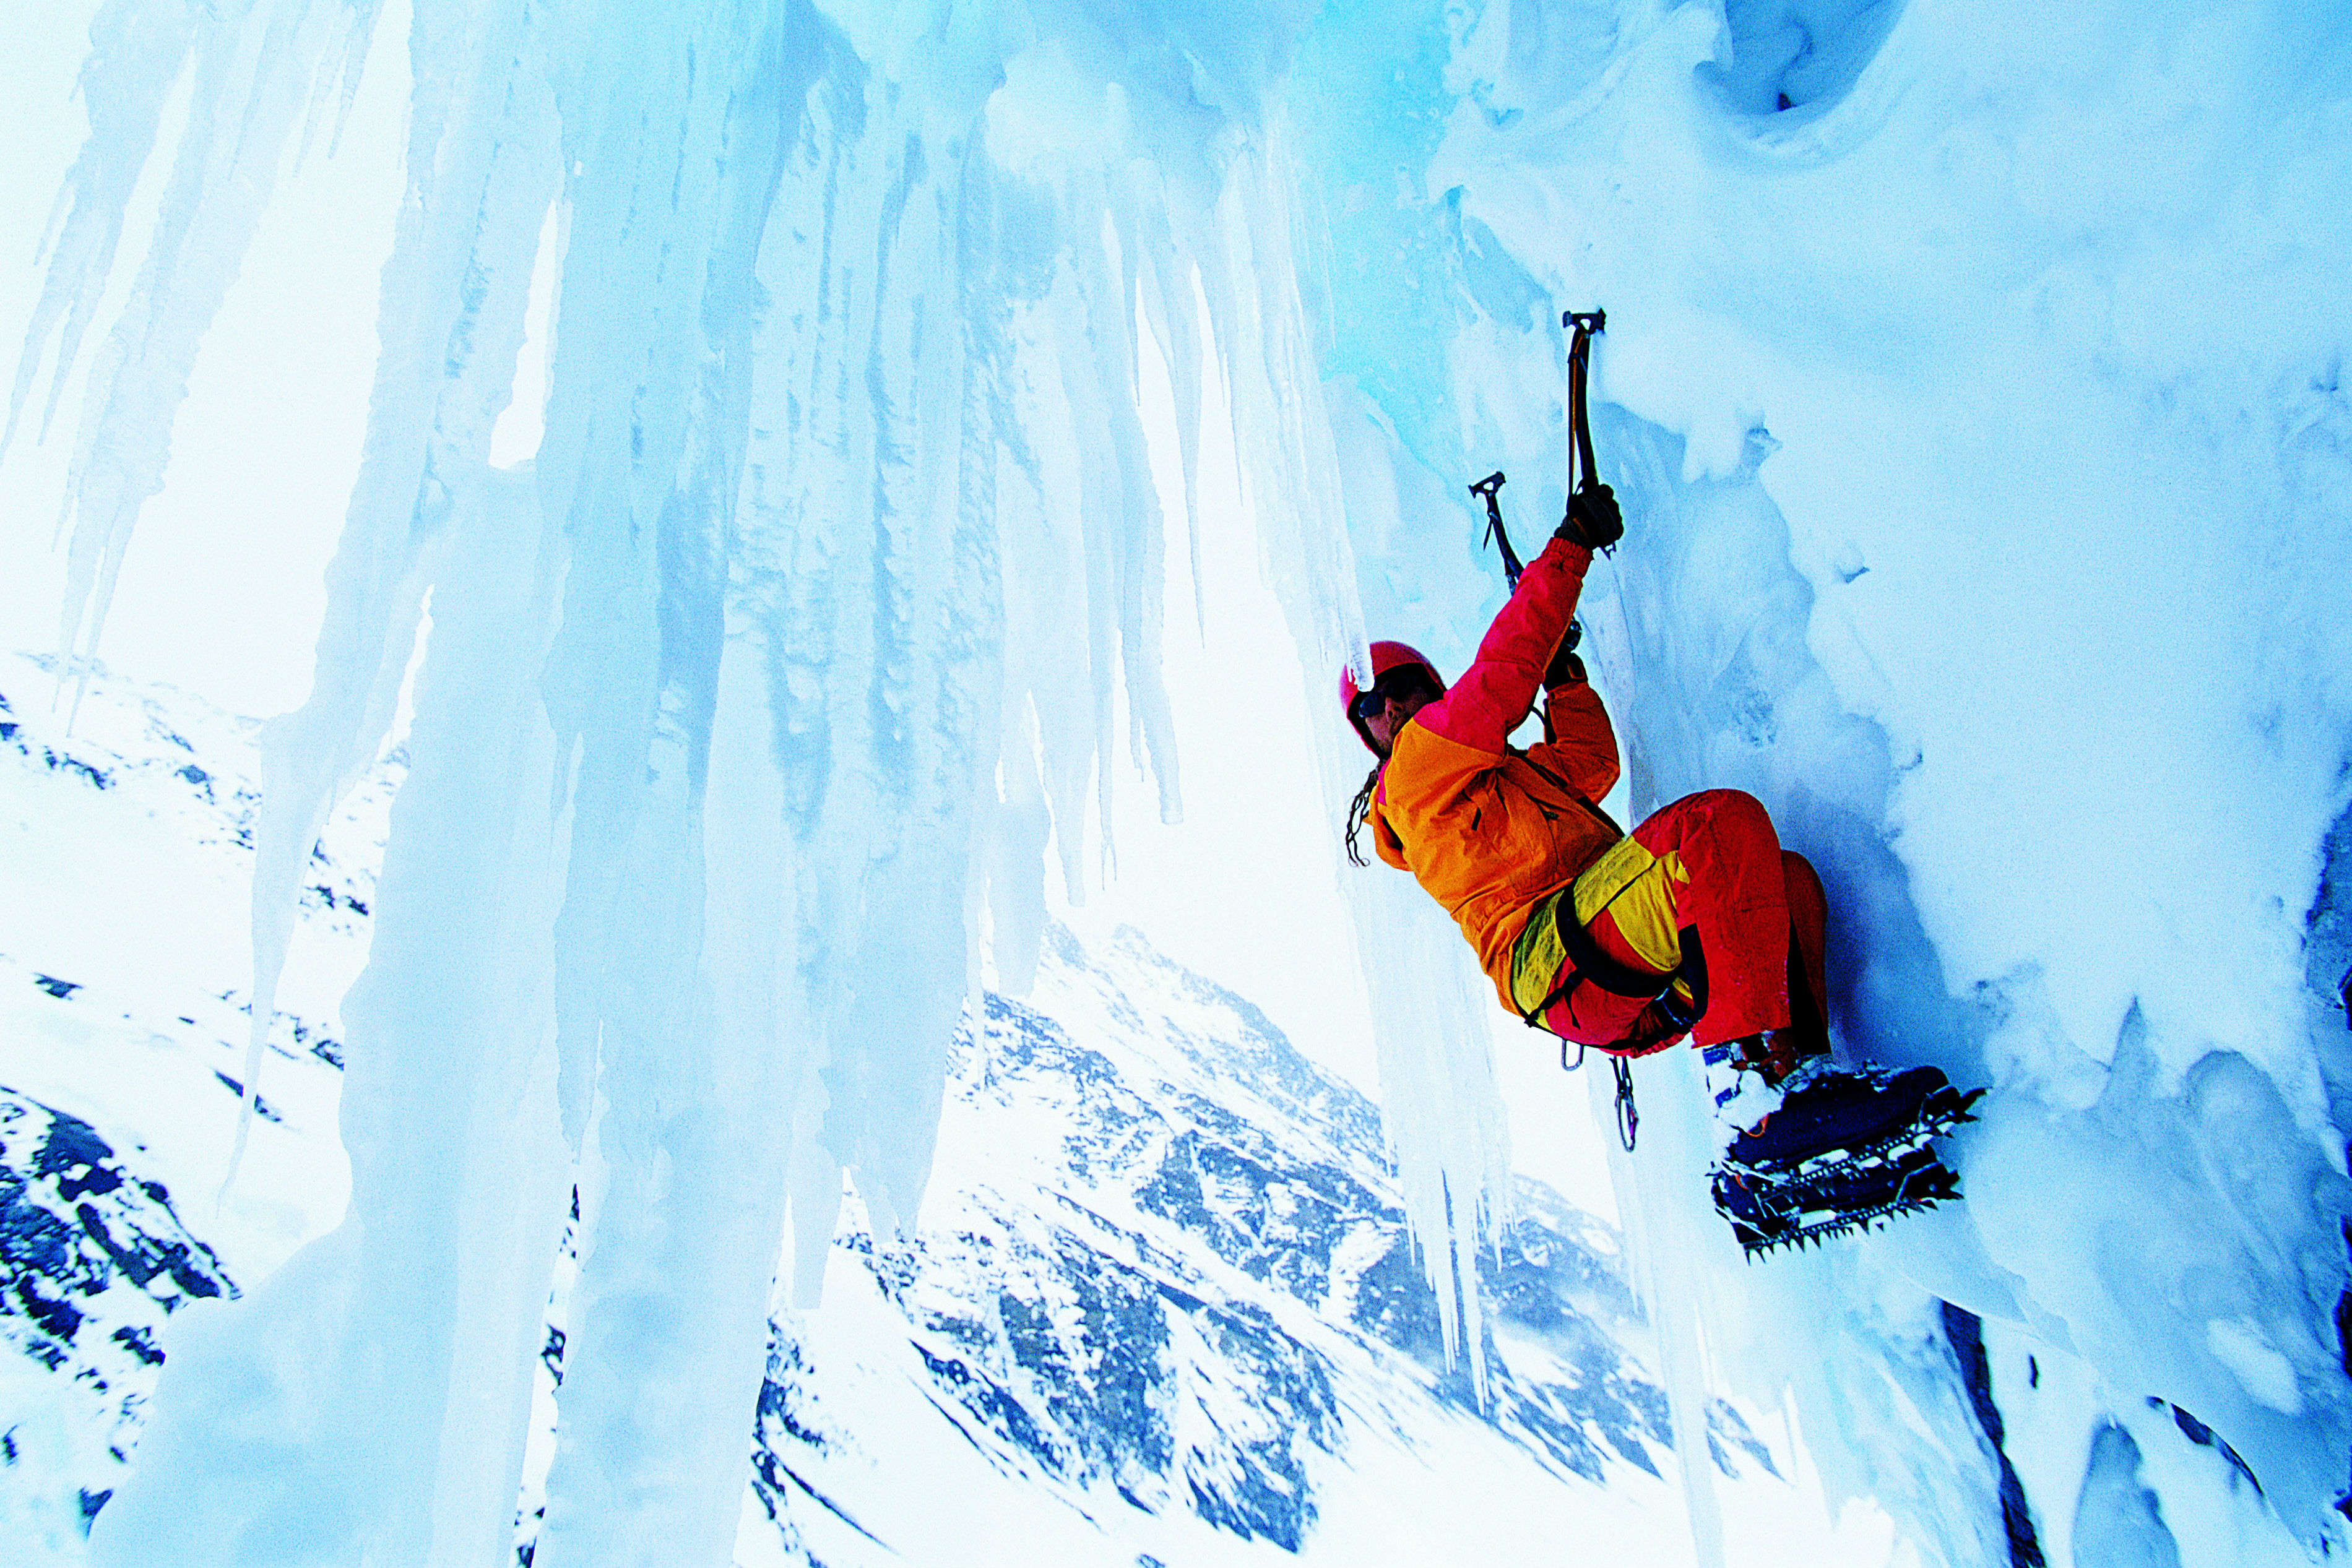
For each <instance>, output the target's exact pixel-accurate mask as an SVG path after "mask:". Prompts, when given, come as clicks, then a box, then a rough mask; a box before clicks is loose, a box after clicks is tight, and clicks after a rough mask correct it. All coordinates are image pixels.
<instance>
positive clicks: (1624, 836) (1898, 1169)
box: [1341, 485, 1975, 1251]
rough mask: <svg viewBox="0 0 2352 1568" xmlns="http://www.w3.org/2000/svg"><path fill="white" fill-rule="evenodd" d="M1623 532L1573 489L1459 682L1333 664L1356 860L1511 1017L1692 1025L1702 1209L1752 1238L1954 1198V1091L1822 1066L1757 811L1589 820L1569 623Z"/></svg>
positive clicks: (1705, 800)
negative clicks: (1451, 946) (1470, 958)
mask: <svg viewBox="0 0 2352 1568" xmlns="http://www.w3.org/2000/svg"><path fill="white" fill-rule="evenodd" d="M1623 533H1624V524H1623V521H1622V517H1621V515H1620V511H1619V507H1618V504H1617V500H1616V497H1615V496H1614V494H1613V493H1612V491H1611V490H1610V488H1609V487H1608V486H1605V485H1589V486H1584V487H1582V488H1580V489H1579V490H1578V491H1577V492H1576V494H1575V495H1574V497H1572V498H1571V500H1570V504H1569V507H1568V512H1567V516H1566V517H1564V518H1563V519H1562V521H1561V523H1560V526H1559V529H1558V530H1557V531H1556V532H1555V533H1554V534H1553V535H1552V538H1551V542H1550V543H1549V545H1548V546H1546V548H1545V549H1544V550H1543V551H1542V552H1541V553H1540V554H1539V555H1538V556H1537V557H1536V559H1534V560H1532V561H1530V562H1528V564H1527V566H1526V568H1525V569H1524V571H1523V573H1522V574H1521V576H1520V577H1519V580H1518V582H1517V588H1516V590H1515V591H1513V593H1512V595H1511V598H1510V600H1509V601H1508V602H1507V604H1505V606H1504V607H1503V609H1502V611H1501V612H1500V613H1498V614H1497V615H1496V617H1495V621H1494V624H1493V625H1492V626H1491V627H1490V628H1489V629H1488V630H1487V632H1486V638H1485V640H1484V641H1483V642H1482V643H1480V644H1479V647H1478V653H1477V657H1476V658H1475V661H1474V662H1473V663H1472V664H1471V665H1470V668H1469V669H1468V670H1467V671H1465V673H1464V674H1463V675H1462V678H1461V679H1460V680H1458V681H1456V682H1455V683H1454V685H1451V686H1448V685H1446V684H1445V683H1444V680H1443V679H1441V678H1440V677H1439V675H1438V673H1437V671H1436V668H1435V667H1434V666H1433V665H1432V664H1430V662H1429V661H1428V660H1427V659H1425V658H1423V656H1422V655H1421V654H1420V653H1417V652H1415V651H1414V650H1413V649H1412V648H1410V647H1407V646H1406V645H1405V644H1403V643H1389V642H1381V643H1373V644H1372V646H1371V654H1372V683H1371V685H1370V686H1369V687H1366V688H1361V689H1360V688H1359V687H1358V685H1357V683H1356V678H1355V675H1354V673H1353V672H1352V671H1350V672H1349V673H1347V674H1343V676H1342V679H1341V689H1342V690H1341V695H1342V696H1343V697H1344V699H1345V701H1346V704H1347V712H1348V718H1349V722H1350V723H1351V724H1352V725H1354V727H1355V729H1356V733H1357V734H1358V735H1359V736H1360V737H1362V739H1363V742H1364V744H1365V745H1366V746H1367V747H1370V749H1371V751H1372V752H1373V754H1374V755H1375V756H1376V757H1378V758H1380V761H1379V763H1378V764H1377V765H1376V766H1375V767H1374V768H1373V769H1372V771H1371V773H1370V776H1369V777H1368V778H1367V779H1365V781H1364V788H1363V789H1362V790H1361V791H1360V793H1359V794H1358V796H1357V798H1356V800H1355V802H1354V803H1353V805H1352V806H1351V807H1350V809H1349V817H1348V835H1347V836H1348V850H1349V855H1350V856H1351V857H1353V858H1355V859H1356V860H1357V861H1358V863H1364V862H1362V859H1361V855H1360V851H1359V850H1358V848H1357V837H1358V833H1359V831H1360V829H1366V828H1368V829H1369V830H1370V833H1371V838H1372V844H1373V848H1374V849H1375V850H1376V851H1377V852H1379V854H1380V857H1381V859H1382V860H1383V861H1386V862H1388V863H1389V864H1390V865H1391V866H1395V867H1397V868H1399V869H1401V870H1404V871H1410V872H1411V873H1412V874H1413V876H1414V877H1415V878H1416V879H1417V880H1418V881H1419V882H1420V883H1421V885H1422V886H1423V888H1424V889H1425V890H1426V891H1427V892H1428V893H1429V894H1430V895H1431V896H1432V897H1433V898H1435V899H1436V900H1437V901H1438V903H1440V904H1444V906H1445V909H1446V912H1447V913H1448V914H1450V915H1453V916H1454V919H1455V920H1456V921H1458V922H1459V923H1460V925H1461V926H1462V934H1463V936H1465V937H1466V938H1468V940H1469V943H1470V946H1472V948H1473V949H1475V951H1476V953H1477V955H1478V962H1479V964H1480V966H1481V967H1484V968H1485V970H1486V974H1487V976H1488V977H1490V978H1491V979H1492V980H1493V981H1494V985H1495V989H1496V994H1497V995H1498V996H1499V997H1500V998H1501V999H1502V1001H1503V1004H1504V1005H1505V1006H1506V1007H1507V1008H1509V1009H1511V1010H1512V1011H1513V1012H1515V1013H1517V1014H1518V1015H1519V1016H1520V1017H1521V1018H1522V1019H1525V1020H1527V1021H1528V1023H1530V1024H1533V1025H1536V1026H1538V1027H1540V1028H1543V1029H1546V1030H1550V1031H1551V1032H1552V1033H1554V1034H1557V1035H1559V1036H1560V1037H1561V1038H1562V1039H1564V1040H1572V1041H1575V1042H1578V1043H1580V1044H1582V1045H1587V1046H1592V1047H1597V1048H1599V1049H1601V1050H1602V1051H1609V1052H1612V1053H1615V1054H1617V1055H1619V1056H1620V1057H1629V1056H1639V1055H1643V1054H1646V1053H1648V1052H1651V1051H1658V1050H1662V1049H1664V1048H1665V1047H1666V1046H1668V1045H1671V1044H1673V1043H1674V1042H1675V1041H1676V1040H1680V1039H1682V1038H1683V1037H1684V1036H1685V1034H1688V1035H1690V1036H1692V1037H1693V1039H1694V1041H1695V1043H1696V1045H1697V1046H1698V1048H1699V1049H1700V1050H1701V1051H1703V1052H1704V1053H1705V1059H1706V1077H1707V1086H1708V1089H1709V1091H1710V1092H1711V1093H1712V1094H1713V1095H1714V1097H1715V1101H1716V1107H1717V1120H1718V1123H1719V1124H1720V1126H1721V1128H1722V1131H1723V1157H1722V1159H1721V1160H1720V1162H1719V1163H1718V1166H1717V1171H1716V1176H1715V1191H1716V1197H1717V1205H1718V1207H1721V1208H1722V1209H1723V1211H1724V1214H1725V1217H1726V1218H1727V1219H1729V1220H1730V1221H1731V1222H1732V1226H1733V1228H1734V1230H1735V1231H1737V1232H1738V1235H1739V1238H1740V1239H1741V1241H1742V1242H1743V1244H1745V1245H1747V1246H1748V1248H1749V1249H1750V1250H1751V1251H1758V1250H1762V1249H1767V1248H1769V1247H1770V1246H1773V1245H1777V1244H1783V1243H1788V1242H1792V1241H1804V1240H1809V1239H1813V1238H1815V1237H1818V1236H1821V1235H1825V1234H1830V1233H1833V1232H1835V1231H1838V1230H1843V1229H1848V1228H1853V1227H1856V1226H1859V1225H1864V1224H1866V1223H1867V1222H1868V1221H1869V1220H1870V1219H1872V1218H1875V1217H1877V1216H1879V1215H1884V1214H1893V1213H1899V1212H1903V1211H1905V1210H1907V1209H1910V1208H1916V1207H1924V1206H1925V1205H1926V1204H1927V1203H1928V1202H1931V1201H1933V1200H1934V1199H1936V1198H1938V1197H1953V1196H1956V1194H1955V1192H1954V1189H1953V1186H1952V1179H1953V1178H1952V1174H1951V1172H1950V1171H1949V1170H1948V1169H1947V1168H1946V1167H1944V1166H1942V1165H1941V1164H1940V1163H1939V1162H1938V1161H1937V1159H1936V1157H1935V1155H1934V1153H1933V1151H1932V1150H1931V1149H1930V1148H1929V1147H1928V1145H1927V1140H1928V1139H1930V1138H1932V1137H1934V1136H1936V1135H1937V1134H1940V1133H1942V1132H1944V1131H1946V1130H1948V1128H1949V1127H1950V1126H1951V1125H1952V1124H1955V1123H1956V1122H1958V1121H1960V1120H1964V1119H1966V1116H1967V1111H1968V1106H1969V1103H1972V1101H1973V1099H1974V1098H1975V1097H1974V1096H1973V1095H1970V1096H1966V1097H1963V1096H1961V1095H1958V1094H1957V1093H1956V1092H1954V1091H1953V1090H1952V1089H1951V1088H1950V1087H1949V1085H1948V1083H1947V1082H1946V1080H1945V1078H1944V1075H1943V1073H1941V1072H1940V1071H1937V1070H1936V1069H1934V1068H1932V1067H1923V1068H1915V1069H1912V1070H1911V1071H1907V1072H1901V1073H1887V1072H1883V1071H1860V1072H1845V1071H1835V1070H1833V1069H1832V1068H1831V1067H1830V1065H1829V1053H1830V1038H1829V1020H1828V1016H1827V1013H1826V1011H1825V998H1826V996H1827V988H1826V985H1825V983H1824V982H1825V973H1824V963H1823V960H1824V942H1823V935H1824V927H1825V925H1826V923H1827V907H1826V904H1825V902H1824V900H1823V896H1822V882H1821V878H1820V877H1819V876H1818V875H1816V874H1815V873H1814V871H1813V868H1812V866H1811V864H1810V863H1808V862H1806V860H1805V859H1804V857H1802V856H1801V855H1798V854H1795V853H1793V852H1790V851H1787V850H1784V849H1782V848H1781V847H1780V840H1779V838H1778V836H1777V835H1776V834H1775V833H1774V831H1773V828H1772V822H1771V819H1770V818H1769V816H1767V815H1766V814H1765V810H1764V808H1763V806H1762V805H1761V804H1760V803H1759V801H1758V800H1756V799H1755V798H1754V797H1753V796H1750V795H1747V794H1744V793H1742V792H1740V791H1738V790H1737V789H1709V790H1705V791H1702V792H1701V793H1699V794H1696V795H1687V796H1685V797H1684V798H1683V799H1681V800H1676V801H1675V802H1674V803H1673V804H1671V805H1669V806H1666V807H1665V808H1664V809H1663V810H1659V811H1657V812H1656V813H1655V814H1654V815H1653V816H1651V817H1650V818H1649V819H1648V820H1647V821H1643V823H1642V824H1641V825H1640V826H1639V827H1637V828H1635V829H1634V830H1633V832H1631V833H1630V834H1629V833H1627V832H1625V831H1623V830H1622V828H1620V827H1619V826H1618V825H1617V823H1616V822H1615V821H1612V820H1611V818H1610V817H1609V815H1608V813H1607V812H1605V811H1604V810H1601V806H1600V804H1599V802H1600V800H1601V798H1602V797H1603V796H1605V795H1606V794H1607V793H1608V792H1609V789H1610V787H1611V786H1612V785H1613V784H1614V783H1615V782H1616V780H1617V774H1618V758H1617V737H1616V735H1615V733H1614V731H1613V730H1612V728H1611V727H1610V723H1609V716H1608V713H1607V711H1606V710H1605V709H1604V708H1603V707H1602V706H1601V696H1600V694H1599V693H1597V692H1596V691H1594V690H1593V688H1592V687H1591V685H1590V684H1588V682H1587V681H1586V678H1585V672H1584V666H1583V664H1582V662H1581V661H1580V659H1579V658H1578V657H1577V655H1576V653H1574V652H1573V650H1572V646H1571V643H1572V639H1570V636H1569V634H1568V633H1569V629H1570V622H1571V619H1572V617H1573V616H1574V613H1575V611H1576V601H1577V596H1578V593H1579V591H1580V590H1581V588H1582V586H1583V582H1584V574H1585V571H1586V570H1587V569H1588V568H1589V567H1590V566H1591V561H1592V555H1593V551H1594V550H1595V549H1602V548H1606V547H1608V546H1611V545H1612V544H1614V543H1615V542H1616V541H1617V539H1618V538H1620V537H1622V534H1623ZM1538 691H1540V692H1541V693H1542V695H1543V697H1544V704H1545V715H1546V718H1547V720H1548V723H1547V725H1546V731H1547V735H1548V737H1549V738H1547V739H1546V740H1545V741H1544V742H1542V743H1541V744H1539V745H1537V746H1534V747H1529V748H1528V749H1527V750H1524V751H1522V750H1520V749H1518V748H1517V747H1513V746H1512V745H1511V744H1510V742H1509V738H1508V737H1509V736H1510V734H1511V732H1512V731H1513V730H1514V729H1516V728H1517V727H1518V726H1519V725H1520V723H1521V722H1522V721H1523V720H1525V719H1526V717H1527V716H1528V713H1529V712H1530V711H1531V709H1532V707H1533V706H1534V703H1535V700H1536V696H1537V694H1538Z"/></svg>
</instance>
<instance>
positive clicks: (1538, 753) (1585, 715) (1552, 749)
mask: <svg viewBox="0 0 2352 1568" xmlns="http://www.w3.org/2000/svg"><path fill="white" fill-rule="evenodd" d="M1544 701H1545V705H1546V706H1545V708H1544V716H1545V717H1547V718H1549V719H1550V720H1551V734H1552V737H1551V739H1549V740H1548V741H1546V742H1545V743H1544V744H1543V745H1541V746H1531V747H1528V756H1529V757H1530V758H1534V759H1535V760H1536V761H1538V762H1539V763H1541V764H1542V765H1543V766H1544V767H1546V768H1549V769H1550V770H1551V771H1552V772H1554V773H1557V774H1559V776H1560V777H1561V778H1562V779H1566V780H1568V783H1569V786H1570V788H1571V789H1574V790H1575V791H1576V792H1577V793H1578V794H1580V795H1581V796H1583V797H1584V798H1585V799H1586V800H1592V801H1598V800H1600V799H1601V797H1602V796H1603V795H1606V794H1608V793H1609V791H1610V789H1612V788H1613V787H1614V786H1615V785H1616V782H1617V772H1618V761H1617V732H1616V730H1615V729H1614V728H1612V727H1611V726H1610V723H1609V710H1608V709H1607V708H1606V707H1604V706H1601V694H1600V693H1599V692H1596V691H1594V690H1593V689H1592V688H1591V686H1590V685H1587V684H1586V683H1584V682H1582V681H1570V682H1568V683H1566V684H1565V685H1557V686H1554V687H1553V688H1552V689H1551V690H1550V691H1549V692H1548V693H1547V694H1545V698H1544Z"/></svg>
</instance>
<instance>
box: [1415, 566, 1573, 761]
mask: <svg viewBox="0 0 2352 1568" xmlns="http://www.w3.org/2000/svg"><path fill="white" fill-rule="evenodd" d="M1591 564H1592V552H1591V550H1589V549H1585V548H1584V547H1583V546H1582V545H1580V544H1571V543H1570V542H1569V541H1568V540H1566V539H1562V538H1554V539H1553V540H1552V541H1551V543H1549V544H1548V545H1546V546H1545V547H1544V549H1543V552H1542V553H1541V554H1539V555H1538V556H1537V557H1536V559H1533V560H1531V561H1529V562H1528V569H1527V570H1526V571H1524V572H1522V573H1520V574H1519V586H1518V591H1517V592H1515V593H1513V594H1512V595H1511V599H1510V602H1509V603H1507V604H1506V605H1504V606H1503V608H1502V612H1500V613H1499V614H1497V615H1496V617H1495V623H1494V624H1493V625H1491V626H1489V627H1488V628H1486V639H1485V641H1483V642H1481V643H1479V644H1478V656H1477V658H1476V659H1475V660H1474V661H1473V662H1472V663H1471V665H1470V667H1469V669H1467V670H1465V672H1463V675H1462V678H1461V679H1460V680H1458V681H1456V682H1454V685H1453V686H1452V687H1451V688H1449V689H1448V690H1447V692H1446V694H1445V695H1444V696H1442V697H1440V698H1438V699H1437V700H1436V701H1435V702H1433V703H1432V704H1430V705H1429V706H1427V707H1425V708H1423V709H1422V710H1421V712H1420V713H1419V714H1417V715H1415V716H1414V718H1415V722H1417V723H1420V724H1423V725H1425V726H1427V727H1428V728H1429V729H1430V731H1431V732H1432V733H1433V734H1436V735H1442V736H1444V737H1445V738H1446V739H1448V740H1451V741H1453V742H1454V743H1455V744H1456V745H1459V746H1466V747H1471V748H1472V749H1474V750H1476V751H1483V752H1486V753H1488V754H1489V755H1491V756H1495V757H1501V756H1502V755H1503V754H1504V751H1505V749H1506V747H1507V745H1508V742H1509V739H1510V734H1511V731H1512V730H1514V729H1516V728H1517V727H1518V725H1519V721H1520V720H1522V719H1524V718H1526V717H1527V716H1528V710H1529V709H1530V708H1531V707H1533V706H1535V700H1536V689H1537V687H1538V686H1539V685H1542V684H1543V673H1544V666H1545V665H1546V664H1549V663H1551V654H1552V650H1553V649H1554V648H1557V647H1559V640H1560V638H1561V637H1563V636H1565V635H1566V634H1567V632H1568V623H1569V621H1570V619H1571V618H1572V617H1573V616H1574V615H1575V614H1576V596H1577V595H1578V594H1579V593H1580V592H1581V591H1583V588H1584V573H1585V569H1586V568H1588V567H1590V566H1591ZM1593 701H1594V706H1595V707H1596V709H1597V707H1598V706H1599V702H1600V699H1599V698H1598V697H1595V698H1594V699H1593ZM1601 723H1602V725H1603V727H1606V725H1607V723H1608V721H1607V719H1605V718H1604V719H1602V720H1601ZM1616 750H1617V745H1616V741H1615V739H1614V737H1612V738H1611V740H1610V743H1609V751H1610V756H1611V766H1612V769H1613V768H1614V766H1615V756H1616Z"/></svg>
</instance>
